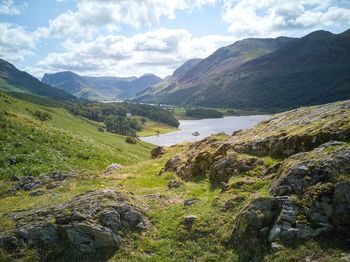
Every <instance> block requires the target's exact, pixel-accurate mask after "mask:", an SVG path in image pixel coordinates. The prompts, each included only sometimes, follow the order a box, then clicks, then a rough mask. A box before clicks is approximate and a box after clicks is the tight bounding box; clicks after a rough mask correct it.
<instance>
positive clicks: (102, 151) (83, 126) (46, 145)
mask: <svg viewBox="0 0 350 262" xmlns="http://www.w3.org/2000/svg"><path fill="white" fill-rule="evenodd" d="M35 112H42V113H47V114H48V115H49V116H50V119H47V120H45V121H41V120H39V119H37V118H36V117H35V116H34V114H35ZM0 117H1V135H0V151H1V152H2V154H1V156H0V163H1V164H2V166H3V168H1V170H0V177H2V176H7V177H9V176H12V175H22V174H26V175H39V174H41V173H45V172H50V171H53V170H56V169H59V170H70V169H79V170H81V169H83V170H90V171H97V170H103V169H105V168H106V167H107V166H108V165H110V164H111V163H119V164H122V165H124V164H132V163H135V162H138V161H140V160H145V159H147V158H149V156H150V150H151V148H152V147H153V145H150V144H148V143H145V142H141V141H139V142H138V143H137V144H136V145H131V144H128V143H126V142H125V137H123V136H120V135H117V134H112V133H108V132H100V131H98V127H99V126H101V125H102V124H101V123H97V122H94V121H90V120H87V119H85V118H80V117H76V116H74V115H72V114H70V113H69V112H68V111H67V110H65V109H62V108H51V107H44V106H38V105H35V104H31V103H28V102H23V101H21V100H18V99H14V98H11V97H9V96H7V95H3V94H0Z"/></svg>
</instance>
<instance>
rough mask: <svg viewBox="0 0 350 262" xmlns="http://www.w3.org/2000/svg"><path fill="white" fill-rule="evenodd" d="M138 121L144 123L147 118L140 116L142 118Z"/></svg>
mask: <svg viewBox="0 0 350 262" xmlns="http://www.w3.org/2000/svg"><path fill="white" fill-rule="evenodd" d="M140 122H141V124H142V125H144V124H145V123H146V122H147V119H146V118H144V117H142V118H141V119H140Z"/></svg>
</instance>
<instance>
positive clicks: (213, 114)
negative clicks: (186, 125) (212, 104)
mask: <svg viewBox="0 0 350 262" xmlns="http://www.w3.org/2000/svg"><path fill="white" fill-rule="evenodd" d="M185 115H186V116H188V117H193V118H197V119H203V118H221V117H223V116H224V114H223V113H221V112H219V111H216V110H214V109H204V108H196V109H186V112H185Z"/></svg>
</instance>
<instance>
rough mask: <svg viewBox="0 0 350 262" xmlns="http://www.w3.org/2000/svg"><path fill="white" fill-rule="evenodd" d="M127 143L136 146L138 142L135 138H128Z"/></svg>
mask: <svg viewBox="0 0 350 262" xmlns="http://www.w3.org/2000/svg"><path fill="white" fill-rule="evenodd" d="M125 142H126V143H128V144H136V143H137V140H136V138H135V137H131V136H127V137H126V138H125Z"/></svg>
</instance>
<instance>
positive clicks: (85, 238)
mask: <svg viewBox="0 0 350 262" xmlns="http://www.w3.org/2000/svg"><path fill="white" fill-rule="evenodd" d="M7 216H8V218H10V219H12V220H13V221H14V223H15V228H12V229H8V230H6V231H3V232H2V233H1V234H0V246H2V247H3V248H5V249H7V250H9V251H11V250H16V248H17V247H20V246H21V245H23V244H26V245H29V246H30V247H32V248H35V249H37V250H38V252H39V254H40V256H41V260H43V261H49V260H52V259H55V258H57V257H59V258H61V259H63V260H64V259H69V260H74V261H96V260H98V259H102V260H105V259H107V258H108V257H110V256H112V255H113V254H114V252H115V251H116V250H117V249H118V248H119V246H120V244H121V237H120V231H121V230H131V231H139V230H143V229H145V228H146V227H148V226H149V225H150V222H149V221H148V219H147V218H146V217H145V216H144V215H143V214H142V213H141V211H140V210H138V209H137V208H136V207H134V206H132V205H131V204H129V203H127V199H126V198H125V197H124V196H123V195H121V194H119V193H118V192H116V191H112V190H103V191H89V192H86V193H84V194H82V195H78V196H76V197H74V198H72V199H71V200H69V201H67V202H65V203H64V204H61V205H59V206H57V207H50V208H45V209H38V210H26V211H18V212H13V213H8V214H7ZM9 239H10V240H11V241H9ZM5 240H6V241H5ZM58 247H59V248H58Z"/></svg>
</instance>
